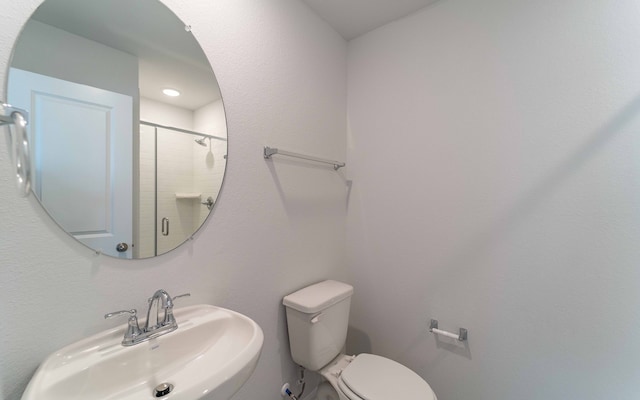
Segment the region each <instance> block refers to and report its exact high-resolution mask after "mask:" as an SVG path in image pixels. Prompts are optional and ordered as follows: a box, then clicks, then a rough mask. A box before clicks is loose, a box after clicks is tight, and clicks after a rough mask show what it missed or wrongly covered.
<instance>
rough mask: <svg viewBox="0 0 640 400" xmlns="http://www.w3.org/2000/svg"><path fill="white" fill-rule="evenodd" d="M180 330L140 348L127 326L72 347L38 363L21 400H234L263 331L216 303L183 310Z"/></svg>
mask: <svg viewBox="0 0 640 400" xmlns="http://www.w3.org/2000/svg"><path fill="white" fill-rule="evenodd" d="M174 315H175V317H176V320H177V322H178V329H177V330H176V331H174V332H171V333H168V334H166V335H163V336H160V337H157V338H155V339H151V340H149V341H147V342H143V343H139V344H136V345H134V346H130V347H124V346H122V344H121V341H122V336H123V332H124V329H125V327H124V326H123V327H121V328H116V329H112V330H108V331H104V332H102V333H99V334H97V335H94V336H91V337H89V338H86V339H83V340H81V341H79V342H77V343H74V344H72V345H70V346H67V347H65V348H63V349H61V350H59V351H57V352H55V353H53V354H51V355H50V356H49V357H47V359H46V360H45V361H44V362H43V363H42V364H41V365H40V367H39V368H38V370H37V371H36V373H35V375H34V376H33V378H32V379H31V382H29V385H28V386H27V389H26V390H25V392H24V394H23V396H22V400H42V399H47V400H90V399H91V400H116V399H117V400H134V399H135V400H144V399H150V400H151V399H157V398H156V397H155V396H154V388H156V387H157V386H158V385H160V384H163V383H170V384H171V385H173V390H172V391H171V393H169V394H167V395H166V396H164V397H161V398H162V399H170V400H196V399H200V398H206V399H210V400H228V399H229V398H230V397H231V396H232V395H233V394H234V393H235V392H236V391H237V390H238V389H240V387H241V386H242V385H243V384H244V383H245V382H246V381H247V379H249V376H250V375H251V374H252V373H253V370H254V369H255V366H256V364H257V362H258V357H259V355H260V351H261V349H262V343H263V340H264V336H263V334H262V330H261V329H260V327H259V326H258V325H257V324H256V323H255V322H254V321H252V320H251V319H249V318H247V317H245V316H244V315H242V314H239V313H237V312H234V311H230V310H227V309H224V308H219V307H214V306H210V305H197V306H191V307H184V308H177V309H175V311H174Z"/></svg>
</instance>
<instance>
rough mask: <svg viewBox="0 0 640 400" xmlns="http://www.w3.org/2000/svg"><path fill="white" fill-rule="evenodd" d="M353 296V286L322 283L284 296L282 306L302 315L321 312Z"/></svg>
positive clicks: (333, 282)
mask: <svg viewBox="0 0 640 400" xmlns="http://www.w3.org/2000/svg"><path fill="white" fill-rule="evenodd" d="M352 294H353V286H351V285H348V284H346V283H343V282H338V281H332V280H328V281H324V282H319V283H316V284H315V285H311V286H307V287H306V288H303V289H300V290H298V291H297V292H295V293H291V294H290V295H288V296H285V297H284V299H283V300H282V304H284V305H285V306H287V307H291V308H293V309H294V310H298V311H300V312H303V313H307V314H312V313H316V312H318V311H322V310H324V309H326V308H328V307H330V306H332V305H334V304H336V303H338V302H340V301H342V300H344V299H346V298H347V297H350V296H351V295H352Z"/></svg>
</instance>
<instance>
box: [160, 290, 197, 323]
mask: <svg viewBox="0 0 640 400" xmlns="http://www.w3.org/2000/svg"><path fill="white" fill-rule="evenodd" d="M189 296H191V293H183V294H179V295H177V296H175V297H173V298H172V299H171V306H170V307H167V310H166V311H165V313H164V320H163V321H162V325H164V326H166V325H171V326H173V325H175V326H176V327H177V326H178V324H177V323H176V318H175V317H174V316H173V302H174V301H176V299H179V298H181V297H189Z"/></svg>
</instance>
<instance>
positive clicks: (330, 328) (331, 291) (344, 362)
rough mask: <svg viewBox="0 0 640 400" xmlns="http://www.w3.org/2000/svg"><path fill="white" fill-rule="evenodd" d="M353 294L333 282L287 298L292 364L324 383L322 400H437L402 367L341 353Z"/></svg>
mask: <svg viewBox="0 0 640 400" xmlns="http://www.w3.org/2000/svg"><path fill="white" fill-rule="evenodd" d="M352 294H353V287H352V286H351V285H347V284H346V283H342V282H338V281H331V280H329V281H324V282H320V283H317V284H315V285H311V286H308V287H306V288H303V289H301V290H298V291H297V292H295V293H292V294H290V295H288V296H285V298H284V299H283V304H284V305H285V307H286V313H287V328H288V331H289V345H290V348H291V356H292V358H293V360H294V361H295V362H296V363H297V364H299V365H301V366H303V367H305V368H307V369H309V370H311V371H316V372H318V373H319V374H320V375H322V376H323V377H324V378H325V379H326V382H324V383H323V384H321V385H320V386H319V387H318V392H317V393H318V400H395V399H411V400H437V399H436V395H435V393H434V392H433V390H432V389H431V387H430V386H429V384H428V383H427V382H426V381H425V380H424V379H422V378H421V377H420V376H419V375H418V374H416V373H415V372H413V371H412V370H411V369H409V368H407V367H405V366H404V365H402V364H400V363H397V362H395V361H393V360H390V359H388V358H385V357H381V356H377V355H373V354H366V353H363V354H359V355H357V356H349V355H346V354H343V353H341V350H342V349H343V348H344V345H345V342H346V336H347V328H348V324H349V308H350V305H351V295H352ZM336 396H337V397H336Z"/></svg>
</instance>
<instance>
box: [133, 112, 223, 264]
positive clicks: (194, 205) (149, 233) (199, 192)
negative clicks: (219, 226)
mask: <svg viewBox="0 0 640 400" xmlns="http://www.w3.org/2000/svg"><path fill="white" fill-rule="evenodd" d="M226 150H227V141H226V139H225V138H223V137H217V136H214V135H207V134H201V133H198V132H192V131H187V130H184V129H178V128H171V127H165V126H160V125H156V124H152V123H149V122H144V123H141V124H140V157H139V165H138V167H139V175H138V176H139V182H138V185H137V187H138V193H137V197H138V202H137V204H138V209H137V214H138V220H137V221H138V224H137V225H138V226H137V235H136V237H137V242H136V244H135V252H136V258H146V257H153V256H156V255H160V254H164V253H166V252H168V251H170V250H173V249H174V248H176V247H178V246H179V245H180V244H182V243H183V242H184V241H185V240H187V239H189V238H190V237H191V236H193V234H194V233H195V232H196V231H197V230H198V229H199V228H200V226H201V225H202V224H203V223H204V221H205V220H206V219H207V217H208V215H209V213H210V211H211V209H212V208H213V205H214V204H215V200H216V199H217V197H218V194H219V192H220V187H221V185H222V179H223V178H224V172H225V169H226Z"/></svg>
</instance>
